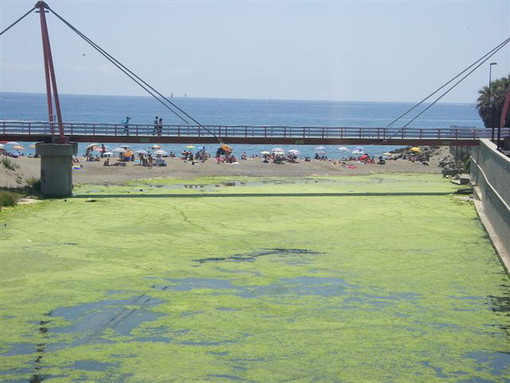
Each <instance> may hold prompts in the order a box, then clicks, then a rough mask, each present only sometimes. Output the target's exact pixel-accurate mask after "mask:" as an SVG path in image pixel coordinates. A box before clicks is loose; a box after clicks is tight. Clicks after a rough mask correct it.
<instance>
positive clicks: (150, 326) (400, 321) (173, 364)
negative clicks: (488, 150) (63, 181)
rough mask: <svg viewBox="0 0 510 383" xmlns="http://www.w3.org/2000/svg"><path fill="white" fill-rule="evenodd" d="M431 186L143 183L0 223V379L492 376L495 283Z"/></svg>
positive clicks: (501, 347) (86, 192) (504, 361)
mask: <svg viewBox="0 0 510 383" xmlns="http://www.w3.org/2000/svg"><path fill="white" fill-rule="evenodd" d="M454 191H455V187H454V185H452V184H450V183H449V182H447V181H445V180H444V179H442V178H441V177H440V176H437V175H407V176H406V175H378V176H367V177H342V178H306V179H299V180H298V179H278V180H271V179H216V178H212V179H198V180H195V181H193V182H189V181H186V183H185V184H183V183H182V182H181V181H179V180H148V181H144V182H137V183H131V184H128V185H125V186H115V187H108V186H97V185H95V186H87V185H83V186H79V187H77V188H76V189H75V196H74V198H68V199H67V200H49V201H45V202H43V203H40V204H37V205H30V206H18V207H16V208H14V209H9V210H3V211H2V212H1V213H0V223H1V271H0V273H1V280H0V283H1V290H0V296H1V312H0V326H1V327H0V329H1V342H0V354H1V361H0V380H1V381H3V382H29V381H30V382H74V381H76V382H78V381H79V382H82V381H90V382H168V381H175V382H203V381H210V382H228V381H232V382H283V381H296V382H310V381H316V382H434V381H441V382H443V381H445V382H508V381H509V379H508V377H509V376H510V352H509V351H510V347H509V345H510V342H509V341H510V333H509V329H510V317H509V310H510V299H509V298H508V297H509V292H510V283H509V279H508V276H507V275H506V274H505V272H504V270H503V268H502V266H501V264H500V263H499V261H498V258H497V255H496V254H495V252H494V250H493V248H492V247H491V244H490V241H489V239H488V238H487V236H486V235H485V232H484V231H483V229H482V226H481V224H480V223H479V221H478V219H477V217H476V213H475V210H474V207H473V206H472V204H471V203H469V201H468V200H465V199H462V198H460V197H457V196H455V195H453V194H452V193H453V192H454Z"/></svg>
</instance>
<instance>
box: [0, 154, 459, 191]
mask: <svg viewBox="0 0 510 383" xmlns="http://www.w3.org/2000/svg"><path fill="white" fill-rule="evenodd" d="M448 155H449V151H448V148H447V147H440V148H436V149H434V150H433V155H432V156H431V158H430V161H429V162H428V164H429V165H428V166H425V165H422V164H421V163H418V162H415V163H412V162H411V161H409V160H404V159H399V160H390V161H386V164H385V165H364V164H361V163H359V162H357V161H350V162H348V164H349V165H353V166H355V167H356V168H353V169H351V168H348V167H344V166H341V165H340V164H338V163H335V162H334V161H318V160H312V161H310V162H306V161H301V162H299V163H283V164H274V163H266V164H265V163H263V162H262V159H260V158H253V159H251V158H250V159H248V160H240V161H239V163H238V164H217V163H216V161H215V159H214V158H210V159H209V160H207V161H206V162H204V163H198V164H195V165H192V164H191V163H189V162H185V161H183V160H181V159H174V158H167V159H166V161H167V164H168V166H166V167H152V168H150V169H149V168H147V167H143V166H140V165H139V164H138V161H134V162H129V163H127V165H126V166H104V165H103V162H102V161H99V162H85V161H84V160H83V158H82V157H80V163H79V164H76V165H78V166H81V168H79V169H73V183H75V184H104V183H106V182H107V183H109V184H123V183H125V182H127V181H131V180H136V179H148V178H180V179H193V178H197V177H210V176H222V177H225V176H226V177H229V176H232V177H310V176H342V175H350V176H352V175H367V174H379V173H438V174H440V173H441V168H440V167H439V165H438V164H439V161H441V160H442V159H444V158H445V157H447V156H448ZM9 160H10V161H11V162H12V164H14V165H15V166H16V169H15V170H10V169H7V168H5V166H2V165H0V187H3V188H16V187H23V186H24V185H26V183H27V180H29V179H30V178H39V177H40V172H41V170H40V159H38V158H27V157H20V158H9Z"/></svg>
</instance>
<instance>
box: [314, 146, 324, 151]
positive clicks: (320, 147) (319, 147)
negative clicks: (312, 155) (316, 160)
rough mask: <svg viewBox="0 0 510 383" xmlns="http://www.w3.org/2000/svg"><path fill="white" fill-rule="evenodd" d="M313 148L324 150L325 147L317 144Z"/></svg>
mask: <svg viewBox="0 0 510 383" xmlns="http://www.w3.org/2000/svg"><path fill="white" fill-rule="evenodd" d="M315 150H326V148H325V147H324V146H317V147H316V148H315Z"/></svg>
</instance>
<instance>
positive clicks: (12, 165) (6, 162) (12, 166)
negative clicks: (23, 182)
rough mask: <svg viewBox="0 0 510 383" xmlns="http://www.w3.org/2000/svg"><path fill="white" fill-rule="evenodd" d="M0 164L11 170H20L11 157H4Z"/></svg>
mask: <svg viewBox="0 0 510 383" xmlns="http://www.w3.org/2000/svg"><path fill="white" fill-rule="evenodd" d="M0 163H1V164H2V165H3V166H4V167H5V168H7V169H9V170H16V169H17V168H18V165H16V164H15V163H14V162H12V161H11V159H10V158H9V157H5V156H2V159H1V160H0Z"/></svg>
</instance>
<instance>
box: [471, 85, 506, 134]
mask: <svg viewBox="0 0 510 383" xmlns="http://www.w3.org/2000/svg"><path fill="white" fill-rule="evenodd" d="M509 86H510V75H509V76H507V77H502V78H500V79H497V80H494V81H492V82H491V84H490V88H489V86H485V87H483V88H482V89H480V91H479V92H478V93H479V94H480V96H479V97H478V102H477V105H476V108H477V109H478V114H479V115H480V117H481V118H482V120H483V122H484V125H485V127H486V128H493V127H494V128H497V127H498V126H499V119H500V118H501V113H503V104H504V102H505V96H506V92H507V91H508V87H509ZM509 122H510V111H509V114H507V116H506V124H505V125H504V126H508V123H509Z"/></svg>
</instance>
